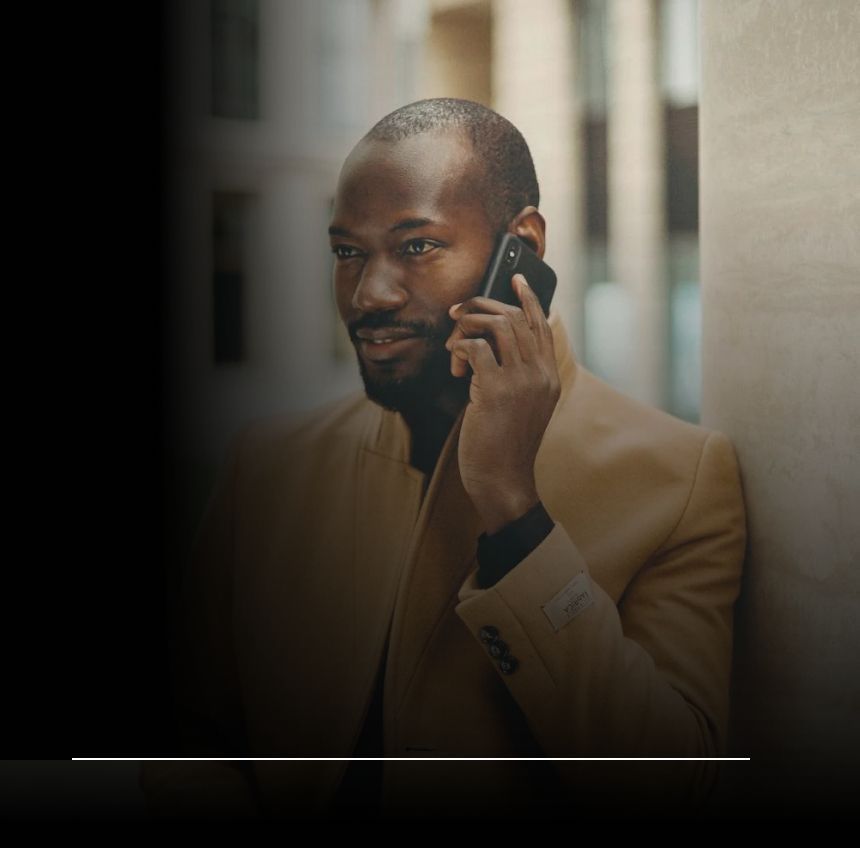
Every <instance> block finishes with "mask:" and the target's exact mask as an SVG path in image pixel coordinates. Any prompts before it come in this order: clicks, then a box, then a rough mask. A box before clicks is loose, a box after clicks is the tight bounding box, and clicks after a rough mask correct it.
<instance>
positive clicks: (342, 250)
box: [331, 244, 359, 259]
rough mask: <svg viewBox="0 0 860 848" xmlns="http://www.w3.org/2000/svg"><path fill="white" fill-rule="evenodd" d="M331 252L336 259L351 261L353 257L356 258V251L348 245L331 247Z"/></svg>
mask: <svg viewBox="0 0 860 848" xmlns="http://www.w3.org/2000/svg"><path fill="white" fill-rule="evenodd" d="M331 252H332V253H333V254H334V255H335V256H336V257H337V258H338V259H352V258H353V257H355V256H358V255H359V254H358V251H356V249H355V248H354V247H352V246H351V245H348V244H336V245H334V246H333V247H332V249H331Z"/></svg>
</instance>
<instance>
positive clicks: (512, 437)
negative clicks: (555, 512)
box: [445, 274, 561, 535]
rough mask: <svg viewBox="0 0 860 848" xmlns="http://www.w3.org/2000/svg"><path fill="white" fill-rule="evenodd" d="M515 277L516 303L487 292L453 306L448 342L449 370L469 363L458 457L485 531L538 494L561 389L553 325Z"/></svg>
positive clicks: (457, 372)
mask: <svg viewBox="0 0 860 848" xmlns="http://www.w3.org/2000/svg"><path fill="white" fill-rule="evenodd" d="M513 285H514V290H515V291H516V293H517V296H518V297H519V299H520V304H521V306H511V305H509V304H506V303H501V302H500V301H498V300H492V299H491V298H487V297H473V298H471V299H469V300H466V301H464V302H463V303H458V304H455V305H454V306H452V307H451V308H450V310H449V314H450V315H451V317H452V318H454V319H456V320H457V326H456V327H455V329H454V332H453V333H451V336H450V337H449V338H448V341H447V342H446V343H445V347H447V348H448V349H449V350H450V351H451V373H452V374H454V376H456V377H462V376H466V374H467V373H468V368H469V367H470V366H471V369H472V382H471V386H470V387H469V404H468V406H467V408H466V412H465V415H464V417H463V423H462V427H461V430H460V440H459V446H458V461H459V464H460V477H461V479H462V481H463V486H464V488H465V489H466V492H467V493H468V495H469V497H470V498H471V499H472V502H473V503H474V504H475V508H476V509H477V510H478V512H479V513H480V514H481V516H482V518H483V519H484V521H485V525H486V531H487V534H488V535H492V534H493V533H495V532H496V531H497V530H499V529H501V528H502V527H503V526H504V525H505V524H507V523H508V522H509V521H513V520H514V519H516V518H519V517H520V516H521V515H523V514H524V513H526V512H527V511H528V510H529V509H530V508H531V507H532V506H534V505H535V504H536V503H537V502H538V500H539V499H540V498H539V496H538V493H537V488H536V486H535V478H534V465H535V458H536V457H537V452H538V448H539V447H540V444H541V441H542V440H543V435H544V432H545V431H546V428H547V425H548V424H549V421H550V418H551V417H552V414H553V412H554V411H555V406H556V404H557V403H558V399H559V397H560V396H561V381H560V379H559V376H558V367H557V366H556V362H555V350H554V347H553V340H552V330H551V329H550V326H549V324H548V323H547V320H546V316H545V315H544V312H543V309H542V307H541V305H540V301H538V299H537V295H535V293H534V291H533V290H532V289H531V288H530V287H529V286H528V284H527V283H526V280H525V277H524V276H523V275H522V274H514V277H513ZM482 336H486V337H487V338H483V337H482Z"/></svg>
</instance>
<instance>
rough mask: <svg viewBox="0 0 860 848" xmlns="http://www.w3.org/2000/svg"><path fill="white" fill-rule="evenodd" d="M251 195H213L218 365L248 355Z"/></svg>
mask: <svg viewBox="0 0 860 848" xmlns="http://www.w3.org/2000/svg"><path fill="white" fill-rule="evenodd" d="M252 201H253V197H252V195H249V194H241V193H234V192H215V193H214V194H213V196H212V307H213V315H212V321H213V324H212V326H213V345H214V359H215V363H216V365H220V364H225V363H231V362H241V361H242V360H243V358H244V357H245V353H246V351H245V333H244V329H245V328H244V312H245V310H244V306H245V304H244V301H245V297H246V293H245V288H246V286H247V239H248V232H247V231H248V219H249V210H250V207H251V203H252Z"/></svg>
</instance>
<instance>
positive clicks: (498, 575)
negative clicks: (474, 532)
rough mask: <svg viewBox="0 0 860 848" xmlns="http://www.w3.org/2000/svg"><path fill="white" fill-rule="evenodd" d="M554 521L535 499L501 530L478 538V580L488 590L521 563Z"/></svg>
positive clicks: (544, 535) (543, 537) (548, 530)
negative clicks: (531, 505) (521, 513)
mask: <svg viewBox="0 0 860 848" xmlns="http://www.w3.org/2000/svg"><path fill="white" fill-rule="evenodd" d="M554 526H555V522H554V521H553V520H552V518H550V516H549V514H548V513H547V511H546V509H545V508H544V505H543V503H542V502H541V501H538V502H537V503H536V504H535V505H534V506H533V507H532V508H531V509H530V510H529V511H528V512H527V513H525V514H524V515H521V516H520V517H519V518H517V519H515V520H514V521H511V522H509V523H508V524H506V525H505V526H504V527H502V529H501V530H499V531H497V532H496V533H493V535H492V536H488V535H487V534H486V533H481V535H480V536H479V537H478V573H477V581H478V586H479V587H480V588H481V589H488V588H489V587H490V586H493V585H495V584H496V583H497V582H498V581H499V580H501V579H502V577H504V576H505V575H506V574H507V573H508V572H509V571H510V570H511V569H513V568H514V566H516V565H518V564H519V563H520V562H522V561H523V560H524V559H525V558H526V557H527V556H528V555H529V554H530V553H531V552H532V551H533V550H534V549H535V548H536V547H537V546H538V545H539V544H540V543H541V542H542V541H543V540H544V539H545V538H546V537H547V536H548V535H549V534H550V532H551V531H552V528H553V527H554Z"/></svg>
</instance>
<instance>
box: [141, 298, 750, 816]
mask: <svg viewBox="0 0 860 848" xmlns="http://www.w3.org/2000/svg"><path fill="white" fill-rule="evenodd" d="M550 326H551V327H552V331H553V341H554V347H555V351H556V359H557V363H558V368H559V374H560V377H561V382H562V394H561V398H560V400H559V403H558V405H557V407H556V410H555V412H554V415H553V418H552V420H551V421H550V424H549V427H548V429H547V431H546V434H545V436H544V439H543V442H542V444H541V448H540V451H539V453H538V457H537V462H536V467H535V474H536V482H537V488H538V492H539V494H540V496H541V499H542V501H543V503H544V505H545V506H546V509H547V511H548V512H549V514H550V516H551V517H552V518H553V519H554V520H555V522H556V525H555V528H554V529H553V531H552V532H551V533H550V535H549V536H548V537H547V538H546V539H545V540H544V541H543V542H542V543H541V544H540V545H539V546H538V547H537V548H536V549H535V550H534V551H533V552H532V553H531V554H530V555H529V556H528V557H527V558H526V559H525V560H523V561H522V562H521V563H520V564H519V565H517V567H516V568H515V569H514V570H513V571H511V572H510V573H508V574H507V575H506V576H505V577H504V578H503V579H502V580H501V581H500V582H498V583H497V584H496V585H495V586H494V587H492V588H490V589H487V590H481V589H479V588H477V585H476V582H475V574H476V568H477V561H476V542H477V537H478V535H479V534H480V533H481V532H482V531H483V530H484V528H483V527H482V526H481V523H480V519H479V517H478V514H477V512H476V510H475V509H474V507H473V505H472V503H471V501H470V499H469V497H468V495H467V494H466V493H465V491H464V489H463V487H462V484H461V482H460V477H459V471H458V466H457V435H458V432H459V425H460V422H461V420H462V415H461V417H460V418H459V419H458V420H457V423H456V424H455V426H454V428H453V429H452V432H451V434H450V436H449V437H448V440H447V441H446V443H445V446H444V447H443V449H442V453H441V455H440V457H439V461H438V463H437V467H436V469H435V471H434V473H433V475H432V478H431V479H430V480H429V486H428V487H427V492H426V496H424V494H423V490H424V483H425V475H424V474H423V473H421V472H419V471H418V470H416V469H415V468H413V467H412V466H410V465H409V456H410V432H409V430H408V428H406V426H405V424H404V422H403V419H402V417H401V416H400V415H398V414H395V413H392V412H389V411H386V410H383V409H382V408H381V407H379V406H377V405H375V404H373V403H371V402H370V401H369V400H368V399H367V398H366V396H365V395H364V393H363V392H357V393H354V394H352V395H350V396H349V397H347V398H345V399H342V400H339V401H337V402H333V403H329V404H327V405H326V406H324V407H322V408H321V409H319V410H317V411H315V412H314V413H312V414H307V415H304V416H302V417H301V418H300V419H298V420H297V419H295V418H286V417H284V418H269V419H265V420H259V421H257V422H254V423H253V424H252V425H250V426H249V427H247V428H245V430H244V431H243V432H242V433H241V434H240V436H239V438H237V439H236V440H235V442H234V445H233V448H232V450H231V454H230V462H229V463H228V464H227V465H226V467H225V470H224V472H223V473H222V476H221V478H220V481H219V484H218V488H217V490H216V492H215V493H214V494H213V496H212V500H211V501H210V504H209V507H208V511H207V513H206V517H205V519H204V522H203V524H202V526H201V528H200V531H199V535H198V539H197V544H196V548H195V555H194V557H193V558H192V561H191V566H192V567H191V570H190V572H189V574H188V582H187V584H186V585H187V588H188V592H187V595H186V598H185V607H184V608H183V610H184V611H183V616H182V623H183V625H184V628H183V629H182V630H181V633H180V645H181V652H180V654H179V659H178V663H177V679H178V686H179V688H180V697H181V699H182V702H183V704H185V705H186V706H187V707H188V708H190V709H193V710H195V711H196V712H197V713H199V714H201V715H203V716H206V717H207V719H208V720H211V721H212V722H214V723H215V724H216V726H218V727H220V728H221V729H222V730H227V729H229V728H234V727H241V728H243V729H244V731H245V733H246V735H247V743H238V744H247V745H248V746H249V749H248V750H250V752H251V753H252V754H253V755H255V756H287V757H344V756H349V754H350V752H351V751H352V749H353V746H354V744H355V742H356V739H357V737H358V734H359V732H360V730H361V727H362V722H363V717H364V714H365V710H366V709H367V706H368V703H369V698H370V694H371V691H372V684H373V682H374V675H375V673H376V671H377V668H378V664H379V661H380V657H381V652H382V649H383V645H384V642H385V638H386V634H387V633H388V628H389V625H390V627H391V631H390V651H389V656H388V665H387V669H386V675H385V696H384V703H385V708H384V709H385V713H384V727H385V730H384V732H385V754H386V756H391V757H422V758H427V757H430V758H435V757H451V756H455V757H527V756H531V757H592V756H607V757H616V756H637V757H640V756H641V757H647V756H658V757H668V756H680V757H701V756H717V755H720V754H723V753H724V751H725V744H726V733H727V723H728V712H729V680H730V671H731V656H732V619H733V615H732V612H733V604H734V601H735V599H736V597H737V595H738V593H739V589H740V580H741V569H742V561H743V554H744V543H745V526H744V509H743V502H742V496H741V488H740V481H739V477H738V471H737V467H736V463H735V458H734V453H733V451H732V448H731V446H730V444H729V442H728V440H727V439H726V438H725V437H724V436H723V435H721V434H719V433H717V432H711V431H708V430H705V429H703V428H700V427H697V426H693V425H690V424H687V423H685V422H682V421H679V420H678V419H675V418H673V417H670V416H669V415H666V414H664V413H662V412H659V411H657V410H654V409H652V408H649V407H646V406H644V405H641V404H639V403H637V402H635V401H633V400H631V399H629V398H627V397H625V396H623V395H621V394H619V393H618V392H616V391H614V390H613V389H611V388H610V387H609V386H607V385H606V384H605V383H603V382H601V381H600V380H598V379H597V378H596V377H595V376H593V375H592V374H590V373H589V372H588V371H587V370H585V369H584V368H583V367H582V366H580V365H578V364H577V363H576V362H575V360H574V358H573V356H572V353H571V350H570V347H569V343H568V339H567V335H566V332H565V329H564V327H563V325H562V324H561V322H560V321H559V319H558V316H557V315H556V314H555V313H553V315H552V316H551V318H550ZM499 448H500V450H503V449H504V446H503V445H500V446H499ZM577 575H580V576H579V577H577ZM564 589H567V595H566V596H565V597H564V599H556V600H555V601H554V600H553V599H554V598H556V596H557V595H558V594H559V593H560V592H561V591H562V590H564ZM571 602H572V603H571ZM545 605H548V606H546V609H545V608H544V607H545ZM565 608H566V611H565ZM551 617H554V618H555V621H556V623H555V625H554V624H553V623H552V621H551ZM484 625H493V626H494V627H496V628H497V629H498V631H499V635H500V638H501V639H503V640H504V641H505V642H506V643H507V645H508V646H509V650H510V653H511V654H512V655H513V656H515V657H516V658H517V660H518V661H519V666H518V668H517V669H516V670H515V671H514V672H513V673H511V674H507V675H506V674H503V673H502V672H501V670H500V669H499V666H498V662H497V660H496V659H494V658H493V657H491V656H490V654H489V653H488V650H487V647H486V645H485V644H484V643H482V641H481V640H480V637H479V631H480V630H481V628H482V627H483V626H484ZM556 627H558V629H556ZM346 765H347V763H346V761H343V760H340V761H338V760H333V761H316V762H283V761H278V762H272V761H270V762H256V763H255V764H254V771H255V778H256V780H257V782H258V784H259V786H260V791H261V793H262V797H263V800H264V804H265V805H266V807H267V808H268V809H269V810H270V811H271V812H273V813H274V814H285V815H286V814H289V812H290V811H295V810H303V809H305V808H308V809H318V808H321V807H322V806H323V805H324V804H325V803H326V802H327V801H328V799H329V798H330V797H331V796H332V794H333V793H334V791H335V789H336V786H337V784H338V782H339V779H340V776H341V774H342V773H343V769H344V768H345V767H346ZM643 765H649V766H651V769H650V770H649V771H648V772H647V776H646V773H645V772H644V771H643V770H642V768H641V766H643ZM714 768H715V764H714V763H711V764H708V765H706V764H705V763H702V762H693V763H663V764H653V763H652V764H641V763H640V764H631V763H629V762H627V763H618V762H609V763H596V762H589V761H581V762H566V763H565V762H560V761H558V762H556V761H553V762H551V763H549V762H547V761H546V760H544V761H543V762H540V763H530V764H529V763H523V762H522V761H521V762H519V763H518V762H470V763H463V762H436V763H428V762H426V761H421V762H409V761H402V760H401V761H400V762H394V761H387V762H386V763H385V785H384V788H385V791H384V798H385V805H386V809H390V810H392V811H405V810H413V809H420V808H422V807H428V808H430V809H433V810H437V811H438V810H443V809H444V810H450V811H457V812H460V811H462V812H464V813H466V812H467V813H473V814H479V815H480V814H482V813H483V814H484V815H495V813H494V812H492V811H493V810H497V809H498V808H499V805H502V807H503V808H504V809H506V810H508V811H512V810H515V809H516V808H517V807H518V805H523V806H528V805H529V804H534V803H535V801H536V799H539V798H543V797H548V796H547V793H551V792H552V791H554V787H558V791H559V792H560V795H559V797H560V798H561V799H562V801H566V802H569V803H570V804H572V805H574V806H575V805H576V804H577V803H582V804H583V805H584V804H586V803H591V802H593V801H594V800H595V799H599V798H600V797H604V796H605V793H607V792H618V791H621V790H622V789H623V788H624V787H628V786H629V788H630V791H631V792H636V793H640V795H641V797H642V798H645V797H646V796H647V797H648V798H650V797H651V796H652V795H653V797H654V798H657V799H660V800H662V799H669V803H672V804H674V803H682V802H684V801H685V799H688V800H689V799H692V800H694V801H695V800H697V799H700V798H702V797H704V796H705V795H706V793H707V791H708V790H709V788H710V787H711V786H712V783H713V779H714V774H715V773H714ZM141 785H142V786H143V788H144V790H145V792H146V795H147V799H148V802H149V804H150V807H151V809H152V810H153V811H154V812H156V813H157V812H162V811H169V810H172V809H178V808H180V807H182V806H183V805H186V807H187V808H188V809H191V807H192V806H193V805H194V804H200V805H203V806H205V805H206V804H209V803H211V804H213V805H215V806H214V808H215V809H217V810H219V811H221V812H223V811H225V810H230V809H236V810H239V809H241V808H245V807H248V808H250V798H251V795H250V793H249V791H248V788H247V787H248V783H247V782H246V780H245V778H244V777H243V776H242V775H241V774H240V773H239V772H238V771H237V770H236V769H235V768H230V767H228V766H226V765H224V764H217V763H195V764H190V763H148V764H146V765H145V766H144V767H143V770H142V774H141ZM642 793H644V794H642ZM195 799H196V800H195ZM206 799H214V800H212V801H209V800H206ZM587 799H588V800H587ZM643 803H644V802H643ZM509 814H510V812H509Z"/></svg>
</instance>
